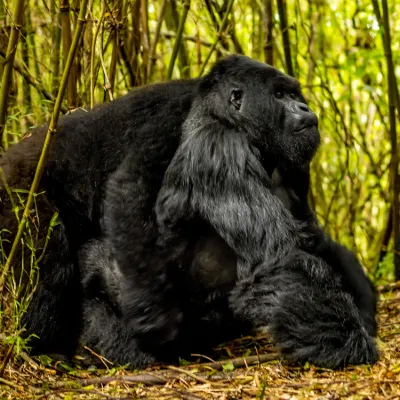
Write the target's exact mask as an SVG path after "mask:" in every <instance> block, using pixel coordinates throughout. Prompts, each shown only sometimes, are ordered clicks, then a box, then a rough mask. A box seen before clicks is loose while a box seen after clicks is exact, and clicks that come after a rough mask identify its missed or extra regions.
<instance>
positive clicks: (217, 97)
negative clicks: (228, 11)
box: [207, 56, 320, 165]
mask: <svg viewBox="0 0 400 400" xmlns="http://www.w3.org/2000/svg"><path fill="white" fill-rule="evenodd" d="M210 77H211V80H210V79H209V80H208V82H209V84H210V86H209V87H208V88H207V89H208V90H207V97H209V99H210V100H209V109H211V108H212V110H213V111H214V114H215V115H216V116H218V118H219V119H221V120H222V121H224V122H225V123H226V124H227V125H232V126H234V127H235V128H237V129H239V130H242V131H244V132H245V133H246V134H247V135H248V136H249V138H250V140H251V142H252V143H253V145H254V146H255V147H257V148H258V149H259V150H260V151H261V153H262V155H263V157H264V158H268V157H271V158H275V159H276V160H277V161H278V162H283V163H289V164H294V165H300V164H303V163H305V162H307V161H310V160H311V159H312V157H313V155H314V153H315V151H316V150H317V148H318V146H319V142H320V135H319V130H318V118H317V116H316V115H315V114H314V113H313V112H312V111H311V110H310V109H309V107H308V106H307V105H306V103H305V100H304V98H303V96H302V94H301V90H300V85H299V83H298V81H297V80H295V79H294V78H292V77H289V76H287V75H285V74H283V73H282V72H280V71H278V70H277V69H275V68H273V67H271V66H269V65H267V64H264V63H260V62H256V61H254V60H251V59H249V58H247V57H243V56H231V57H228V58H227V59H225V62H224V61H223V62H220V63H219V64H218V65H217V68H215V69H214V70H213V71H211V74H210Z"/></svg>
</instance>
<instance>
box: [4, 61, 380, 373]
mask: <svg viewBox="0 0 400 400" xmlns="http://www.w3.org/2000/svg"><path fill="white" fill-rule="evenodd" d="M44 134H45V128H44V127H43V128H40V129H38V130H37V131H36V132H33V133H32V135H31V136H30V137H29V138H27V139H26V140H23V141H22V142H20V143H19V144H18V145H15V146H14V147H12V148H11V149H10V150H9V151H8V152H6V153H5V154H4V155H3V156H2V158H1V159H0V166H1V167H2V169H3V172H4V176H5V178H6V181H7V183H8V186H9V187H11V188H18V187H26V186H27V185H28V183H29V182H30V180H31V179H32V176H33V172H34V167H35V165H36V162H37V159H38V156H39V150H40V146H41V144H42V142H43V138H44ZM318 145H319V131H318V127H317V118H316V116H315V115H314V114H313V113H312V112H311V111H310V110H309V108H308V106H307V105H306V104H305V101H304V98H303V96H302V94H301V91H300V87H299V84H298V82H297V81H296V80H295V79H293V78H291V77H288V76H286V75H284V74H283V73H281V72H279V71H278V70H276V69H275V68H272V67H270V66H268V65H266V64H263V63H259V62H256V61H253V60H251V59H249V58H247V57H244V56H237V55H235V56H230V57H227V58H225V59H222V60H220V61H218V62H217V63H216V64H215V65H214V67H213V68H212V69H211V71H210V73H209V74H208V75H206V76H205V77H203V78H198V79H191V80H184V81H173V82H168V83H163V84H156V85H149V86H146V87H143V88H139V89H137V90H134V91H132V92H131V93H129V94H127V95H125V96H124V97H122V98H120V99H118V100H115V101H113V102H110V103H106V104H103V105H101V106H98V107H97V108H95V109H94V110H91V111H88V112H85V111H77V112H75V113H73V114H71V115H69V116H65V117H63V118H61V120H60V123H59V125H58V128H57V133H56V135H55V138H54V142H53V144H52V147H51V149H50V156H49V159H48V163H47V169H46V172H45V175H44V176H43V178H42V182H41V185H40V190H43V191H46V195H45V196H42V197H41V198H40V197H38V204H37V207H38V209H39V214H40V215H41V226H42V227H43V226H44V225H45V224H46V223H47V222H48V221H49V220H50V218H51V216H52V214H53V212H54V211H57V212H58V213H59V222H60V223H59V225H57V226H56V227H55V229H54V232H53V234H52V237H51V240H50V242H49V244H48V245H47V250H46V253H47V256H46V258H44V259H43V260H42V263H41V266H40V268H41V271H40V279H39V283H38V287H37V290H36V292H35V295H34V297H33V300H32V302H31V304H30V307H29V309H28V311H27V313H26V316H25V320H24V324H25V326H26V328H27V332H28V333H35V334H37V335H38V336H39V339H37V340H34V341H32V346H33V351H34V352H36V353H61V354H66V355H71V354H73V353H74V351H76V348H77V345H78V343H79V342H82V343H84V344H86V345H88V346H92V347H94V348H95V349H96V350H97V351H100V352H101V353H102V354H104V355H105V356H106V357H108V358H109V359H111V360H113V361H116V362H119V363H127V362H129V363H130V364H131V366H132V367H135V368H138V367H144V366H146V365H149V364H151V363H155V362H173V361H176V360H177V358H178V356H182V355H185V354H187V353H188V352H193V351H200V350H201V351H205V350H207V349H210V347H211V346H213V345H214V344H217V343H218V342H219V341H222V340H226V339H229V338H232V337H234V336H237V335H240V334H246V333H248V332H250V331H251V330H254V329H257V328H261V327H266V328H267V329H268V330H269V331H270V332H271V334H272V336H273V339H274V341H275V342H276V344H277V346H278V347H279V348H280V350H281V352H282V354H283V355H285V356H286V358H287V359H288V360H292V361H300V362H304V361H310V362H313V363H315V364H317V365H321V366H325V367H332V368H336V367H341V366H343V365H346V364H359V363H373V362H375V361H376V360H377V359H378V352H377V349H376V345H375V340H374V337H375V335H376V322H375V313H376V296H375V291H374V288H373V286H372V284H371V282H370V281H369V279H368V278H367V276H366V275H365V273H364V272H363V270H362V267H361V266H360V264H359V263H358V261H357V260H356V258H355V256H354V255H353V254H352V253H351V252H350V251H348V250H347V249H346V248H344V247H343V246H341V245H339V244H337V243H335V242H333V241H332V240H331V239H330V238H329V237H328V236H327V234H326V233H325V232H324V231H323V230H322V229H321V228H320V227H319V225H318V222H317V220H316V217H315V215H314V213H313V212H312V211H311V209H310V206H309V204H308V202H307V192H308V187H309V163H310V161H311V159H312V157H313V155H314V153H315V151H316V149H317V147H318ZM0 195H1V199H2V203H0V213H1V217H2V221H1V226H0V228H1V229H3V228H6V229H8V230H10V231H12V232H15V217H14V215H13V213H12V212H11V211H10V209H11V207H10V199H9V195H8V194H7V191H6V190H5V188H4V186H3V187H0ZM42 229H44V228H42ZM43 233H44V231H43V232H42V234H41V235H39V239H40V238H42V239H41V240H39V241H38V249H37V251H38V252H40V251H41V246H43V240H44V239H43V237H45V235H43ZM5 250H6V251H8V250H9V249H7V248H6V249H5ZM21 257H22V255H21Z"/></svg>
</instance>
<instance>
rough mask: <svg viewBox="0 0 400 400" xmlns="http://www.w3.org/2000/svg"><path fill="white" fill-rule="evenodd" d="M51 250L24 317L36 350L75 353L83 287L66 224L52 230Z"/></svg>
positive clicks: (80, 322) (42, 265) (23, 324)
mask: <svg viewBox="0 0 400 400" xmlns="http://www.w3.org/2000/svg"><path fill="white" fill-rule="evenodd" d="M51 235H52V236H51V239H50V242H49V244H48V246H49V247H50V248H51V251H50V252H49V253H48V254H47V255H45V258H44V260H43V261H42V263H41V264H40V274H39V282H38V285H37V289H36V291H35V293H34V295H33V297H32V300H31V302H30V304H29V307H28V310H27V312H26V313H25V314H24V317H23V319H22V326H24V327H25V328H26V335H29V334H32V333H34V334H35V335H37V336H38V337H39V338H38V339H37V338H32V341H31V342H30V343H29V345H32V346H33V349H32V353H33V354H49V353H55V354H64V355H67V356H73V355H74V353H75V351H76V348H77V345H78V342H79V335H80V331H81V328H82V289H81V285H80V282H79V270H78V268H77V267H76V265H77V264H76V260H73V259H72V258H71V254H70V252H69V246H68V241H67V238H66V234H65V231H64V226H63V224H62V223H61V222H60V223H59V224H58V225H57V226H56V227H55V228H54V231H53V232H52V234H51Z"/></svg>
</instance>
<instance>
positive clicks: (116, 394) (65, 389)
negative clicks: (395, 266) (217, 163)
mask: <svg viewBox="0 0 400 400" xmlns="http://www.w3.org/2000/svg"><path fill="white" fill-rule="evenodd" d="M398 286H399V285H398ZM379 322H380V333H379V340H378V343H379V348H380V351H381V359H380V361H379V362H378V363H377V364H376V365H374V366H372V367H371V366H366V365H363V366H358V367H350V368H347V369H345V370H343V371H331V370H323V369H317V368H315V367H314V366H310V365H304V366H301V367H299V366H290V365H287V364H285V362H283V361H280V360H279V358H278V357H277V356H276V354H275V353H273V348H272V345H271V343H270V342H269V340H268V338H266V337H258V338H242V339H240V340H237V341H235V342H233V343H230V344H228V345H224V346H222V347H221V348H220V349H219V350H218V353H219V354H220V358H219V359H220V360H223V361H222V362H219V363H218V362H216V363H215V362H214V363H211V361H213V360H206V359H205V358H204V357H199V358H198V361H199V362H203V363H206V364H204V365H202V366H199V365H198V364H196V366H193V364H192V365H188V366H181V367H173V366H171V367H163V368H152V369H148V370H146V371H135V372H132V371H128V370H124V369H123V368H115V367H114V366H113V365H111V364H110V363H108V362H107V361H106V360H104V359H101V360H102V362H103V363H104V368H102V369H101V368H97V369H95V368H90V367H89V368H82V367H81V368H79V367H76V368H73V369H72V368H70V367H68V366H66V365H64V364H62V363H55V364H54V363H49V365H48V366H45V365H44V364H43V362H45V361H46V359H43V358H42V359H41V361H42V363H39V362H38V360H32V359H30V358H29V357H28V356H26V355H24V358H25V361H23V362H22V363H21V362H18V360H16V361H14V362H12V363H9V364H8V365H7V367H6V368H5V370H4V373H3V375H2V377H0V399H13V400H14V399H38V400H39V399H106V400H107V399H157V400H161V399H171V400H172V399H182V400H201V399H222V400H230V399H232V400H233V399H272V400H274V399H285V400H291V399H293V400H295V399H299V400H300V399H385V400H388V399H397V398H399V399H400V289H396V290H393V291H392V292H385V293H382V294H381V300H380V303H379ZM78 362H79V360H78ZM207 363H208V364H207Z"/></svg>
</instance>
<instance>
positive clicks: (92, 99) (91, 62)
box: [90, 0, 106, 108]
mask: <svg viewBox="0 0 400 400" xmlns="http://www.w3.org/2000/svg"><path fill="white" fill-rule="evenodd" d="M105 12H106V5H105V2H104V0H102V2H101V12H100V19H99V22H98V23H97V25H96V30H95V31H94V35H93V42H92V54H91V55H90V108H93V107H94V88H95V85H96V81H95V72H94V56H95V54H96V41H97V36H98V35H99V31H100V26H101V25H102V23H103V20H104V15H105Z"/></svg>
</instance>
